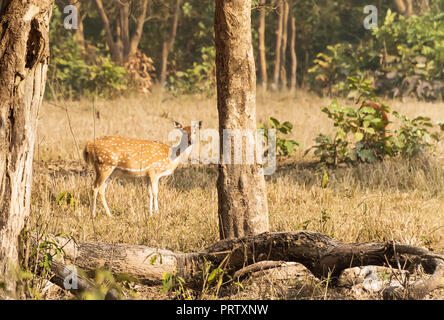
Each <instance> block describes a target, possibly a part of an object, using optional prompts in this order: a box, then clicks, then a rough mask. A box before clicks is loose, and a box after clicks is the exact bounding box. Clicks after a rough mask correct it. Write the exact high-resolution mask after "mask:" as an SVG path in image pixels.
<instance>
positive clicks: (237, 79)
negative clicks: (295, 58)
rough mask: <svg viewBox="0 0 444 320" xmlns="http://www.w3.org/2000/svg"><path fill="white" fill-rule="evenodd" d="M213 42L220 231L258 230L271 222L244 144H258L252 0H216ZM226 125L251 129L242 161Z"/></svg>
mask: <svg viewBox="0 0 444 320" xmlns="http://www.w3.org/2000/svg"><path fill="white" fill-rule="evenodd" d="M215 44H216V75H217V108H218V112H219V130H220V141H223V143H221V154H223V157H224V161H222V164H221V165H220V166H219V177H218V180H217V192H218V211H219V230H220V237H221V238H222V239H225V238H233V237H242V236H244V235H247V234H257V233H261V232H264V231H268V228H269V227H268V203H267V193H266V188H265V179H264V172H263V168H262V167H260V166H259V165H257V164H256V163H255V161H254V159H253V161H252V162H250V163H246V162H247V159H246V158H247V157H246V156H247V154H246V153H247V152H246V150H245V149H246V147H247V148H249V147H251V145H250V143H252V144H253V145H252V147H253V150H255V149H256V70H255V65H254V55H253V47H252V39H251V1H242V0H231V1H228V0H217V1H216V11H215ZM226 129H228V130H230V132H229V133H231V134H234V133H235V132H236V131H235V130H242V131H243V132H246V133H247V134H249V135H250V139H247V143H246V144H245V147H244V144H243V143H242V146H241V153H242V158H241V160H242V161H240V162H242V163H241V164H235V163H233V161H232V160H231V161H229V160H228V159H229V158H231V156H232V155H233V154H234V152H233V150H234V149H235V148H234V145H235V144H234V143H230V142H229V141H228V139H227V137H224V135H225V134H226V133H228V131H226ZM238 132H240V131H238ZM241 139H242V138H241ZM248 140H250V141H248ZM230 141H231V138H230ZM241 141H242V140H241ZM229 145H231V147H229ZM224 149H225V150H224ZM237 150H238V149H236V151H237ZM244 159H245V160H244Z"/></svg>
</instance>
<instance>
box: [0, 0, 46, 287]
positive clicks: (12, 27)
mask: <svg viewBox="0 0 444 320" xmlns="http://www.w3.org/2000/svg"><path fill="white" fill-rule="evenodd" d="M52 4H53V0H45V1H43V0H30V1H26V2H24V1H21V0H9V1H5V0H4V1H3V2H2V8H1V14H0V35H1V36H0V37H1V38H0V56H1V59H0V137H1V138H0V141H1V142H0V144H1V148H0V149H1V151H0V278H2V277H3V278H4V279H5V280H6V283H7V286H8V288H9V289H14V288H15V283H14V280H13V273H12V270H13V269H14V268H17V267H19V265H18V253H17V252H18V251H17V245H18V236H19V234H20V232H21V230H22V229H23V226H24V221H25V218H26V217H27V216H28V215H29V207H30V200H31V185H32V161H33V155H34V142H35V134H36V129H37V116H38V110H39V107H40V105H41V102H42V99H43V94H44V90H45V81H46V71H47V67H48V60H49V33H48V31H49V21H50V16H51V12H52Z"/></svg>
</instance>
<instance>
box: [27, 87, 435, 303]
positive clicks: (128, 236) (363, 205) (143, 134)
mask: <svg viewBox="0 0 444 320" xmlns="http://www.w3.org/2000/svg"><path fill="white" fill-rule="evenodd" d="M331 100H332V99H329V98H319V97H317V96H313V95H311V94H308V93H298V94H297V95H296V97H292V96H290V95H289V94H288V93H273V94H263V93H260V92H259V94H258V99H257V122H258V124H259V123H265V122H266V121H267V119H268V117H270V116H272V117H275V118H277V119H278V120H280V121H290V122H291V123H292V124H293V125H294V129H293V132H292V134H291V136H290V137H289V138H292V139H294V140H296V141H298V142H300V143H301V145H302V146H303V149H302V150H298V151H297V152H296V153H295V154H294V155H292V156H291V157H287V158H281V159H279V161H278V166H277V170H276V172H275V173H274V174H273V175H271V176H266V182H267V192H268V202H269V216H270V229H271V231H284V230H286V231H289V230H301V229H305V230H309V231H316V232H322V233H324V234H327V235H329V236H331V237H333V238H335V239H337V240H340V241H343V242H366V241H381V242H383V241H389V240H396V241H399V242H403V243H406V244H411V245H415V246H420V247H424V248H427V249H430V250H434V251H436V252H441V253H443V252H444V210H443V209H444V151H443V148H442V146H443V144H442V142H439V143H438V145H437V148H436V150H435V152H434V153H433V154H430V155H427V156H424V157H421V158H419V159H414V160H403V159H392V160H385V161H383V162H380V163H376V164H366V165H360V166H358V167H353V168H352V167H350V168H348V167H342V168H338V169H336V170H332V169H329V170H328V177H329V181H328V186H327V188H322V187H321V181H322V176H323V171H322V170H320V169H319V168H318V167H317V166H316V164H315V160H316V159H315V158H314V156H313V155H312V154H308V155H306V156H304V151H305V150H306V149H307V148H309V147H310V146H312V145H313V144H314V141H313V140H314V138H315V137H316V136H317V135H318V134H319V133H325V134H329V133H331V132H333V130H334V128H333V126H332V124H331V123H330V121H329V119H328V118H327V117H326V116H325V115H324V114H323V113H322V112H321V111H320V110H321V108H322V107H325V106H327V105H328V104H329V103H330V102H331ZM343 102H344V104H345V103H347V104H351V103H350V102H346V101H343ZM384 102H385V103H386V104H387V105H389V106H390V107H391V108H392V110H397V111H400V112H402V113H404V114H406V115H408V116H416V115H424V116H429V117H431V118H432V121H433V122H437V121H442V120H444V103H426V102H418V101H415V100H409V101H395V100H393V101H392V100H387V101H384ZM172 120H176V121H179V122H181V123H182V124H184V125H189V124H190V122H191V121H192V120H202V121H203V128H204V129H205V128H212V129H217V128H218V118H217V108H216V100H215V98H208V97H205V96H182V97H172V96H168V95H166V94H160V93H152V94H150V95H148V96H132V97H126V98H118V99H115V100H99V101H96V102H95V103H94V106H93V103H92V101H89V100H82V101H59V102H54V103H49V102H44V104H43V106H42V108H41V110H40V116H39V129H38V139H37V144H36V152H35V162H34V183H33V191H32V203H31V217H30V219H29V222H28V229H29V230H39V231H40V232H46V233H53V234H57V233H61V232H63V233H65V234H69V235H70V236H72V237H74V238H75V239H77V240H78V241H101V242H113V243H116V242H122V243H131V244H140V245H146V246H150V247H157V248H163V249H169V250H172V251H180V252H190V251H199V250H202V249H204V248H205V247H207V246H209V245H210V244H212V243H214V242H217V241H218V225H217V191H216V178H217V168H216V167H215V166H214V165H187V166H184V167H182V168H179V169H178V170H177V171H176V172H175V173H174V175H172V176H169V177H165V178H162V179H161V185H160V192H159V208H160V211H159V212H158V213H157V214H155V215H154V216H153V217H149V201H148V199H149V197H148V189H147V186H146V184H144V181H143V180H134V181H132V180H120V179H117V178H116V179H113V181H112V182H111V183H110V184H109V186H108V188H107V193H106V196H107V201H108V204H109V206H110V209H111V211H112V213H113V215H114V217H113V218H109V217H108V216H106V215H105V213H104V211H103V208H102V205H101V203H98V215H97V217H96V218H95V219H94V220H93V219H92V218H91V215H90V201H89V190H90V187H91V184H92V182H93V178H94V173H93V170H92V168H90V167H89V168H88V167H87V166H86V164H84V163H83V161H82V160H81V151H82V149H83V146H84V145H85V143H86V141H87V140H91V139H93V138H94V137H99V136H103V135H121V136H128V137H133V138H139V139H148V140H160V141H163V142H165V143H168V139H167V137H168V133H169V132H170V131H171V130H172V129H173V126H172ZM391 120H392V119H391ZM393 121H394V120H393ZM392 126H396V123H393V124H392ZM169 144H171V143H169ZM289 270H290V271H289ZM291 270H293V271H291ZM295 270H299V271H298V272H295ZM295 274H296V275H297V276H295ZM127 286H128V290H129V292H132V293H133V294H134V296H135V297H136V298H138V299H168V298H171V297H172V294H171V293H170V294H166V293H162V292H161V290H160V289H161V286H158V287H147V286H143V285H136V284H127ZM185 294H189V295H190V296H192V295H193V293H190V292H186V293H185ZM192 297H194V298H196V297H197V298H201V299H207V298H217V299H380V298H381V295H380V293H379V292H372V291H371V290H370V291H369V290H368V288H367V289H366V288H365V286H364V285H363V284H362V283H361V284H360V286H359V285H358V286H352V287H350V286H348V287H347V286H334V287H333V286H331V284H330V283H329V281H327V280H325V279H323V280H320V279H316V278H314V277H313V276H312V275H311V274H310V273H309V272H308V271H307V270H306V269H305V268H303V267H302V266H300V265H291V266H290V267H287V268H281V269H278V270H274V271H267V272H262V274H261V275H257V276H254V277H250V278H247V279H245V280H244V281H243V282H242V283H232V284H230V285H227V286H225V287H223V288H221V289H220V290H217V291H216V290H215V288H207V290H206V291H205V292H203V293H200V295H198V296H192ZM47 298H69V296H68V295H65V294H62V293H60V292H58V293H57V292H55V293H53V294H50V295H48V296H47ZM427 299H444V290H443V289H439V290H436V291H435V292H433V293H432V294H431V295H429V296H428V297H427Z"/></svg>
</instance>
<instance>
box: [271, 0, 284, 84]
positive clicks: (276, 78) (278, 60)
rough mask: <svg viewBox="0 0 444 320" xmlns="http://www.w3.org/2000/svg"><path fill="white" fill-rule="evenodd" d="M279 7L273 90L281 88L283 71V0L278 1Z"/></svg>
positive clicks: (277, 11) (277, 12)
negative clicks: (281, 73) (280, 75)
mask: <svg viewBox="0 0 444 320" xmlns="http://www.w3.org/2000/svg"><path fill="white" fill-rule="evenodd" d="M277 1H278V7H277V10H276V48H275V56H274V72H273V85H272V89H273V90H277V89H278V88H279V74H280V70H281V44H282V25H283V22H284V15H283V13H284V12H283V11H284V4H283V0H277Z"/></svg>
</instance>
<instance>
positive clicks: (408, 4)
mask: <svg viewBox="0 0 444 320" xmlns="http://www.w3.org/2000/svg"><path fill="white" fill-rule="evenodd" d="M393 3H394V5H395V8H396V11H397V12H398V13H399V14H402V15H404V16H406V17H410V16H411V15H412V14H413V0H393Z"/></svg>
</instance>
